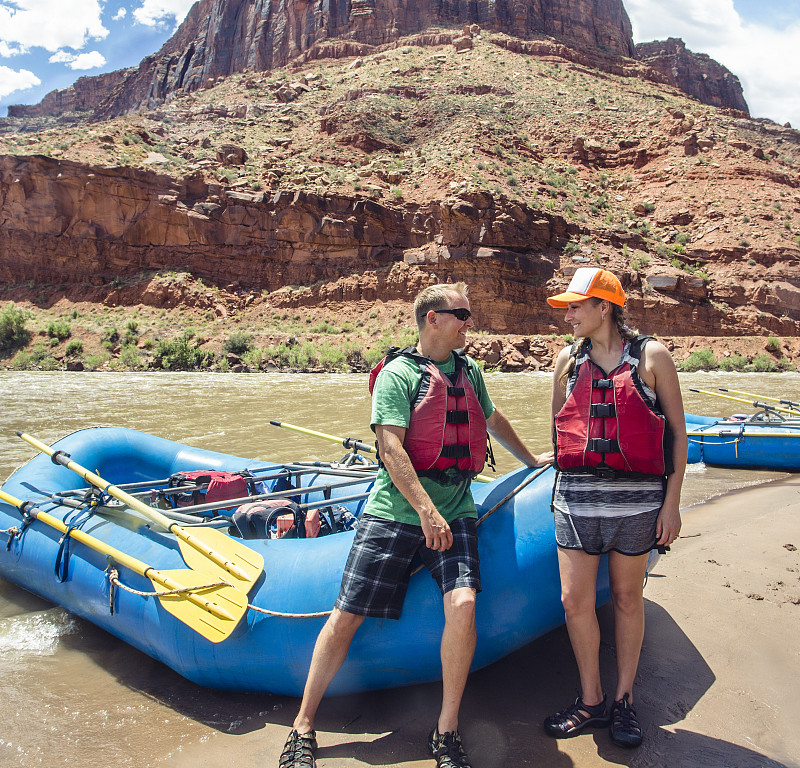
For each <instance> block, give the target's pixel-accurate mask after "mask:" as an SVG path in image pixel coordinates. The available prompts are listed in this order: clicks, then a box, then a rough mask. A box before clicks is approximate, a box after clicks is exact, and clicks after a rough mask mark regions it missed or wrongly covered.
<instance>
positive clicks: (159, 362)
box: [153, 331, 214, 371]
mask: <svg viewBox="0 0 800 768" xmlns="http://www.w3.org/2000/svg"><path fill="white" fill-rule="evenodd" d="M193 335H194V333H191V335H190V332H188V331H187V332H186V333H184V335H183V336H181V337H180V338H178V339H170V340H166V339H161V341H159V342H158V346H157V347H156V351H155V353H154V354H153V367H155V368H161V369H162V370H165V371H192V370H195V369H197V368H205V367H207V366H208V365H210V364H211V362H213V358H214V356H213V354H212V353H211V352H206V351H204V350H202V349H199V348H198V347H197V345H196V344H190V343H189V342H190V341H191V338H192V336H193Z"/></svg>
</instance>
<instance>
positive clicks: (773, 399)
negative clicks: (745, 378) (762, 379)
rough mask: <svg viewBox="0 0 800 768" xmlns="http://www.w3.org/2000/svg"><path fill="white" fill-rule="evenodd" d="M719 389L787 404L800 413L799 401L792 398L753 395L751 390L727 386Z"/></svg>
mask: <svg viewBox="0 0 800 768" xmlns="http://www.w3.org/2000/svg"><path fill="white" fill-rule="evenodd" d="M719 390H720V392H730V393H731V394H733V395H744V396H745V397H755V398H758V399H759V400H769V401H770V402H773V403H779V404H780V405H788V406H789V408H791V409H792V410H794V411H797V412H798V413H799V414H800V403H796V402H795V401H794V400H784V399H782V398H779V397H768V396H767V395H754V394H753V393H752V392H741V391H740V390H738V389H728V388H727V387H720V388H719Z"/></svg>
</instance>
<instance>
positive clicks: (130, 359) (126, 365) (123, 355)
mask: <svg viewBox="0 0 800 768" xmlns="http://www.w3.org/2000/svg"><path fill="white" fill-rule="evenodd" d="M115 367H116V368H123V369H124V370H128V371H141V370H143V369H144V368H145V362H144V360H143V359H142V356H141V355H140V354H139V350H137V349H136V347H135V346H134V345H133V344H126V345H125V346H124V347H123V348H122V350H121V351H120V353H119V357H118V358H117V360H116V365H115Z"/></svg>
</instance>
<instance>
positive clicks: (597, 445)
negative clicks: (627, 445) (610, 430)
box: [586, 437, 619, 453]
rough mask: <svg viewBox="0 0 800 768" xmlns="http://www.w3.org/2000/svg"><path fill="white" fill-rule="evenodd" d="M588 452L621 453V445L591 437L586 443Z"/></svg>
mask: <svg viewBox="0 0 800 768" xmlns="http://www.w3.org/2000/svg"><path fill="white" fill-rule="evenodd" d="M586 450H587V451H591V452H592V453H619V443H618V442H617V441H616V440H607V439H606V438H604V437H590V438H589V439H588V440H587V441H586Z"/></svg>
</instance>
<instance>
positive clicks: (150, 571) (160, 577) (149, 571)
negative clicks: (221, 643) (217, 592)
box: [0, 490, 234, 621]
mask: <svg viewBox="0 0 800 768" xmlns="http://www.w3.org/2000/svg"><path fill="white" fill-rule="evenodd" d="M0 499H2V500H3V501H5V502H7V503H8V504H12V505H13V506H15V507H17V509H19V510H23V509H24V507H25V502H24V501H22V500H21V499H18V498H16V497H14V496H12V495H11V494H9V493H6V492H5V491H3V490H0ZM28 514H30V516H31V517H33V518H35V519H36V520H39V521H40V522H42V523H44V524H45V525H49V526H50V527H51V528H55V529H56V530H57V531H59V532H61V533H64V534H66V535H67V536H69V537H70V538H72V539H75V541H79V542H80V543H81V544H83V545H84V546H86V547H88V548H89V549H91V550H93V551H95V552H99V553H100V554H101V555H106V556H108V557H111V558H112V559H113V560H114V562H115V563H118V564H119V565H122V566H124V567H125V568H127V569H128V570H131V571H133V572H134V573H138V574H139V575H140V576H144V577H145V578H147V579H150V580H151V581H155V582H156V583H158V584H161V586H163V587H166V588H167V589H170V590H172V589H179V590H183V589H186V587H184V585H183V584H181V583H180V582H179V581H177V580H176V579H174V578H172V577H171V576H165V575H164V574H162V573H161V572H160V571H157V570H156V569H155V568H153V567H152V566H150V565H147V564H146V563H143V562H142V561H141V560H137V559H136V558H135V557H131V555H127V554H125V552H121V551H120V550H118V549H117V548H116V547H112V546H111V545H110V544H106V543H105V542H104V541H100V539H97V538H95V537H94V536H92V535H91V534H89V533H85V532H84V531H81V530H80V529H78V528H72V529H70V528H68V527H67V526H66V525H65V524H64V523H63V521H61V520H59V519H58V518H57V517H53V515H50V514H48V513H47V512H43V511H42V510H39V509H36V508H31V509H30V510H29V511H28ZM209 580H211V577H209ZM184 596H185V597H186V599H187V600H189V601H191V602H192V603H194V604H195V605H197V606H199V607H200V608H204V609H205V610H207V611H209V612H210V613H213V614H214V615H215V616H216V617H217V618H219V619H229V620H231V621H233V620H234V617H233V616H232V615H231V614H230V613H229V612H228V611H226V610H225V609H224V608H221V607H220V606H219V605H217V604H216V603H214V602H211V601H210V600H206V599H204V598H202V597H198V596H197V595H195V594H194V593H193V592H185V593H184Z"/></svg>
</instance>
